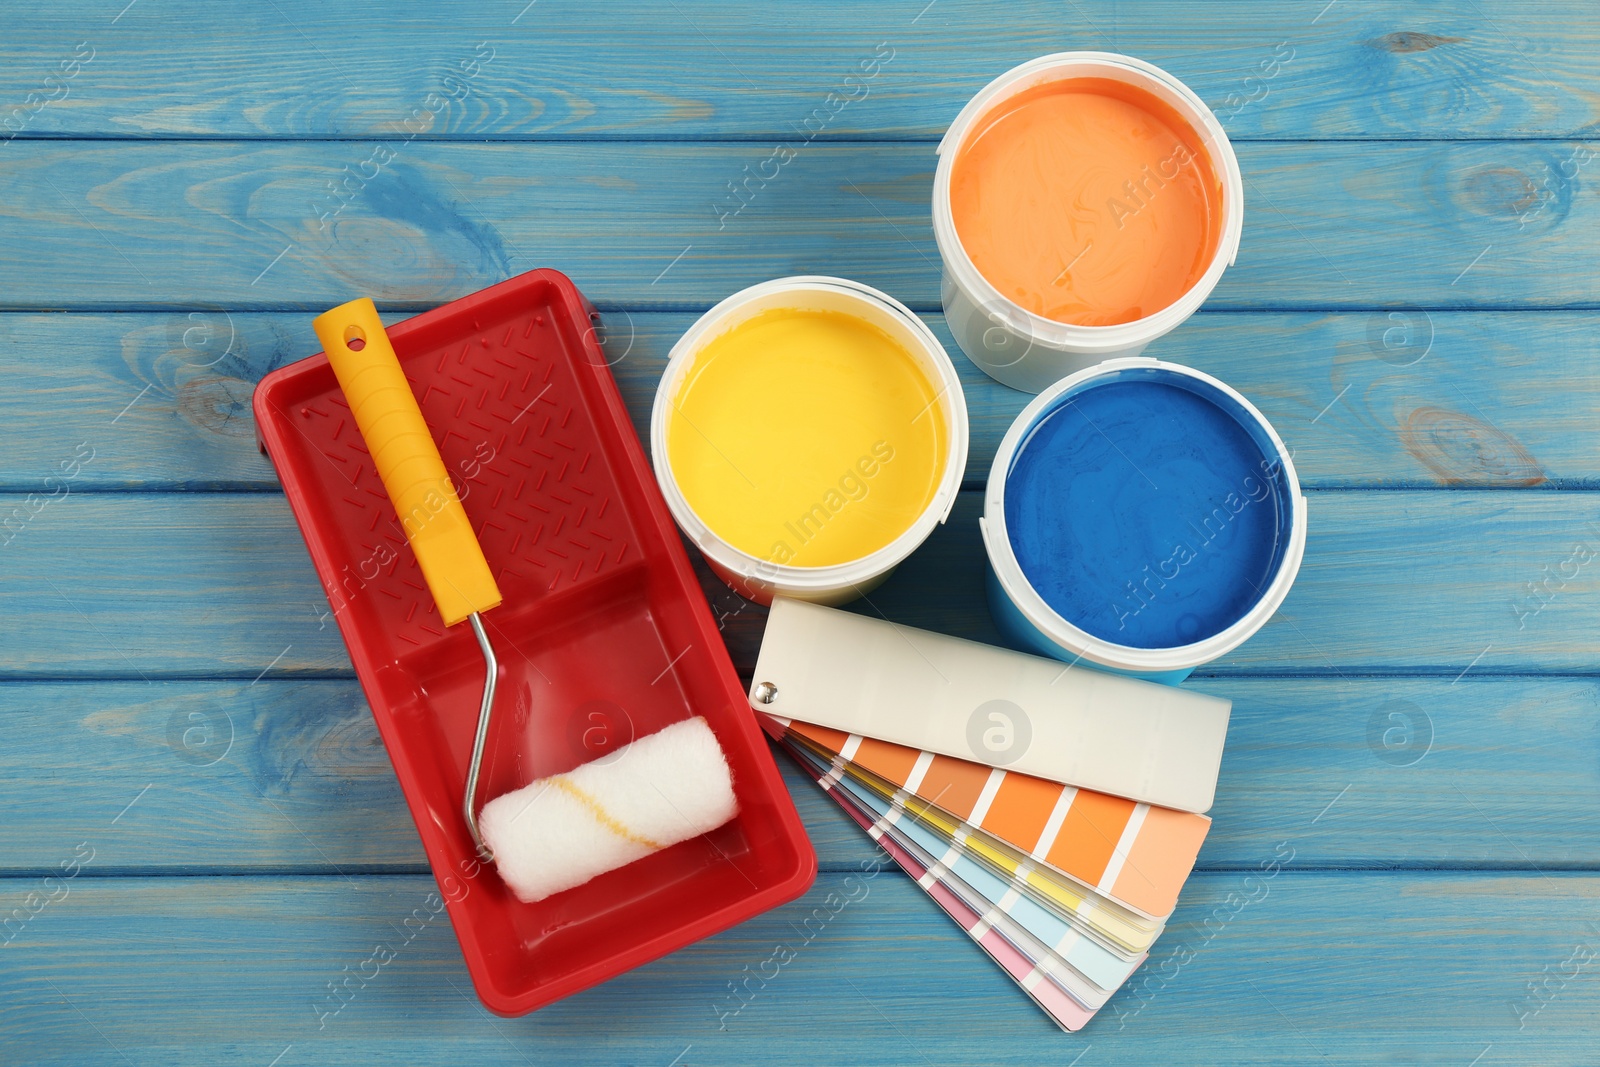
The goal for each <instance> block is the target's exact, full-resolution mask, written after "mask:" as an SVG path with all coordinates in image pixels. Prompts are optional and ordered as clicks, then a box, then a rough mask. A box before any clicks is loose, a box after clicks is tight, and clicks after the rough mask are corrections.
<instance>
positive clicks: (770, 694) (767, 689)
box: [754, 682, 778, 704]
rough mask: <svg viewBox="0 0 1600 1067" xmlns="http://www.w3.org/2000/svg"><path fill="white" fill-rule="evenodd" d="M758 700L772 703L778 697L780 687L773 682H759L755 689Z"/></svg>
mask: <svg viewBox="0 0 1600 1067" xmlns="http://www.w3.org/2000/svg"><path fill="white" fill-rule="evenodd" d="M754 693H755V698H756V700H757V702H759V703H762V704H770V703H772V702H773V701H774V700H777V699H778V687H777V686H775V685H773V684H772V683H771V682H757V683H756V687H755V690H754Z"/></svg>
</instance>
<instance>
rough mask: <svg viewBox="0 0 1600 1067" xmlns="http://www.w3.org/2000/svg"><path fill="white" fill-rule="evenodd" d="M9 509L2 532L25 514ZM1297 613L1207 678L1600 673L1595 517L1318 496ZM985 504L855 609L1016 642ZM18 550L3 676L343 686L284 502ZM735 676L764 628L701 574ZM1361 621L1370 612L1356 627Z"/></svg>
mask: <svg viewBox="0 0 1600 1067" xmlns="http://www.w3.org/2000/svg"><path fill="white" fill-rule="evenodd" d="M27 499H28V498H27V497H25V496H18V495H15V494H0V521H4V517H5V516H6V515H7V514H13V515H15V514H19V513H20V512H22V511H26V509H27V504H26V501H27ZM1309 499H1310V537H1309V540H1308V542H1307V547H1306V557H1305V562H1304V564H1303V565H1302V567H1301V570H1300V575H1299V578H1298V579H1297V580H1296V582H1295V586H1294V589H1293V591H1292V592H1291V593H1290V594H1289V599H1288V600H1287V601H1286V602H1285V603H1284V605H1283V607H1282V609H1280V610H1279V612H1278V613H1277V615H1276V616H1275V617H1274V618H1273V619H1272V621H1270V622H1269V623H1268V624H1267V625H1266V627H1265V628H1264V629H1263V630H1262V631H1261V632H1260V633H1259V634H1257V635H1256V636H1255V637H1253V638H1252V639H1251V640H1249V641H1247V642H1246V643H1245V644H1244V645H1242V646H1241V647H1239V648H1238V649H1236V650H1235V651H1234V652H1232V653H1229V654H1228V655H1227V656H1225V657H1223V658H1222V659H1220V660H1217V661H1216V662H1215V663H1213V664H1211V665H1208V667H1207V668H1206V671H1207V672H1208V673H1216V674H1237V673H1261V672H1290V673H1314V674H1319V675H1327V676H1329V677H1333V678H1340V677H1344V676H1345V675H1346V674H1359V673H1363V672H1382V673H1413V672H1423V673H1446V674H1450V675H1453V674H1456V673H1458V672H1462V671H1465V670H1468V669H1471V670H1475V671H1479V672H1486V673H1504V672H1521V671H1568V672H1585V673H1587V672H1592V671H1593V670H1594V669H1595V652H1594V647H1593V641H1592V637H1591V635H1592V634H1594V633H1596V632H1600V565H1597V564H1596V562H1595V559H1596V557H1597V556H1600V516H1597V515H1596V511H1595V507H1596V505H1595V498H1594V497H1593V495H1592V494H1590V493H1586V492H1540V493H1510V492H1496V491H1477V490H1463V491H1457V492H1448V493H1444V492H1432V491H1425V490H1423V491H1409V490H1399V491H1393V492H1371V491H1360V490H1354V491H1351V490H1321V491H1313V492H1312V493H1311V494H1309ZM980 510H981V499H980V494H978V493H976V492H964V493H962V494H961V497H960V499H959V500H958V501H957V503H956V506H955V509H954V511H953V513H952V514H951V517H950V520H949V522H948V523H946V524H945V525H944V526H942V527H940V528H938V529H937V530H936V531H935V532H934V534H933V535H932V536H931V537H930V538H929V539H928V541H927V542H926V543H925V544H924V545H923V546H922V547H921V548H920V549H918V550H917V551H916V552H915V553H913V554H912V555H911V557H910V558H909V559H907V560H906V561H905V562H904V563H903V564H901V565H900V567H899V568H898V570H897V571H896V572H895V574H894V575H893V576H892V577H891V578H890V579H889V580H888V581H887V582H886V583H885V584H884V585H883V586H881V587H880V588H878V589H877V590H875V591H873V593H872V594H871V595H870V597H868V598H865V599H863V600H861V601H858V602H856V603H855V604H853V605H851V610H854V611H859V612H863V613H867V614H879V615H883V616H885V617H887V618H890V619H893V620H895V621H897V622H903V623H906V624H908V625H913V626H921V627H924V628H926V629H931V630H938V631H943V632H946V633H952V634H957V635H959V636H964V637H971V638H974V639H976V640H980V641H989V642H992V643H1000V638H999V635H998V634H997V633H996V631H995V630H994V627H993V624H992V623H991V622H990V619H989V611H988V606H987V604H986V602H985V600H984V593H983V568H984V562H983V561H984V551H983V547H982V543H981V540H980V538H979V535H978V529H977V516H978V514H979V512H980ZM14 521H17V522H18V524H19V526H20V529H18V530H17V532H16V533H15V535H14V537H13V540H12V542H11V543H10V544H9V545H6V546H5V547H4V556H3V557H0V560H3V564H4V567H5V573H6V575H7V577H8V580H7V581H6V582H5V583H4V584H0V641H3V642H4V643H5V647H6V649H7V653H8V654H7V658H6V662H5V664H4V671H5V676H8V677H13V678H29V677H61V676H70V677H113V678H123V679H127V678H140V679H144V678H149V679H160V678H170V677H197V676H202V677H203V676H223V677H232V678H242V679H244V680H245V681H250V680H252V679H254V678H256V677H257V676H263V675H270V676H293V675H307V674H311V675H327V674H334V675H347V674H348V672H349V670H350V667H349V660H348V658H347V657H346V655H345V651H344V646H343V644H342V643H341V641H340V640H339V637H338V634H337V629H336V626H335V625H334V623H333V620H332V619H331V617H329V616H328V615H327V612H328V610H329V609H328V603H327V598H326V596H325V595H324V593H323V591H322V587H321V585H320V583H319V582H318V581H317V578H316V576H315V574H314V573H313V571H312V569H311V564H310V560H309V559H308V558H307V556H306V552H305V548H304V543H303V542H302V541H301V539H300V534H299V532H298V530H297V529H296V528H295V525H294V520H293V518H292V516H291V515H290V513H289V508H288V504H287V503H286V502H285V501H284V500H283V499H282V498H281V497H277V496H267V495H257V494H202V495H198V496H188V495H184V494H166V493H140V494H118V493H111V494H105V493H75V494H68V495H67V496H65V497H64V498H62V499H59V500H57V501H55V502H46V503H45V504H44V506H43V507H42V508H41V509H40V510H39V511H38V512H37V513H36V514H35V515H34V516H33V518H32V519H31V520H29V521H26V522H21V521H20V520H14ZM701 575H702V580H703V584H704V587H705V588H706V591H707V594H708V596H710V597H711V599H712V608H713V611H714V613H715V614H717V615H718V617H719V618H720V619H721V621H722V625H723V634H724V637H725V638H726V640H727V642H728V645H729V649H730V651H731V652H732V654H733V658H734V662H735V664H737V665H738V666H739V667H740V668H741V669H743V670H749V669H750V668H751V667H752V666H753V665H754V663H755V654H756V651H757V649H758V647H759V645H760V639H761V631H762V628H763V625H764V619H765V611H764V610H763V609H761V608H758V607H756V606H754V605H749V604H746V603H745V602H743V601H741V600H739V599H738V598H737V597H735V596H733V594H731V593H729V592H727V591H726V587H724V586H723V585H722V584H721V583H720V582H718V581H717V580H716V579H715V578H714V577H712V576H711V575H710V574H709V573H708V572H706V571H704V570H703V569H702V570H701ZM1352 605H1359V610H1357V609H1356V608H1353V607H1352Z"/></svg>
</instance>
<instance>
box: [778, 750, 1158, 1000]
mask: <svg viewBox="0 0 1600 1067" xmlns="http://www.w3.org/2000/svg"><path fill="white" fill-rule="evenodd" d="M789 751H790V753H791V754H792V755H794V756H795V758H796V759H797V760H800V761H802V762H803V763H805V764H806V765H807V770H808V771H809V772H810V773H811V774H813V775H814V776H815V777H816V778H817V781H818V783H819V784H820V785H821V786H822V787H823V788H824V789H828V790H830V791H832V792H834V793H837V794H841V795H843V796H845V797H846V798H847V799H848V800H849V801H850V802H851V804H852V805H854V806H855V807H856V808H857V809H858V810H859V811H861V812H862V813H863V814H864V815H867V816H868V817H869V818H871V819H872V820H873V823H874V826H875V827H876V828H877V829H876V832H874V834H873V836H874V837H879V836H882V835H883V834H888V835H890V836H893V837H894V838H895V839H896V840H897V841H899V842H900V843H901V844H902V845H903V846H905V847H906V849H907V850H908V851H909V852H910V853H911V854H912V855H913V856H915V857H916V858H917V860H918V861H919V862H921V863H922V864H923V865H924V866H925V867H927V868H928V869H929V870H930V871H933V872H934V874H935V875H936V876H937V877H938V878H940V879H941V880H944V881H946V882H947V883H948V884H949V885H950V886H951V888H952V889H954V890H955V892H956V893H957V895H959V896H961V897H962V899H963V900H965V901H967V903H968V904H970V905H972V906H974V907H977V906H979V904H980V903H981V904H983V906H984V907H985V908H986V909H987V910H988V911H990V912H992V913H993V914H986V917H987V918H989V919H990V920H991V921H998V919H999V918H1000V917H1001V916H1004V917H1005V918H1006V919H1008V920H1009V921H1010V922H1012V923H1013V924H1014V925H1015V926H1016V927H1017V928H1018V930H1019V932H1020V933H1021V934H1022V936H1023V937H1024V938H1025V943H1023V944H1021V945H1019V947H1021V948H1023V949H1024V950H1025V951H1026V952H1027V953H1028V955H1029V956H1030V957H1031V958H1033V959H1035V961H1036V962H1043V961H1044V959H1045V958H1046V957H1053V958H1054V960H1055V962H1056V963H1057V964H1058V965H1059V966H1058V967H1057V968H1056V972H1054V973H1056V974H1057V975H1058V976H1059V977H1061V979H1062V984H1063V987H1064V988H1066V989H1067V990H1068V992H1070V993H1071V994H1072V995H1073V997H1074V999H1076V1000H1078V1001H1079V1002H1080V1003H1082V1004H1083V1005H1084V1006H1085V1007H1089V1008H1098V1007H1100V1005H1102V1004H1104V1003H1105V1001H1106V998H1107V997H1109V996H1110V995H1111V993H1112V992H1113V991H1115V990H1116V989H1117V988H1119V987H1120V986H1121V985H1122V983H1123V982H1125V981H1127V979H1128V975H1129V974H1131V973H1132V971H1133V968H1134V967H1135V966H1136V965H1137V963H1136V962H1135V961H1136V960H1137V959H1138V958H1139V957H1138V956H1133V957H1128V958H1125V957H1123V956H1122V955H1120V954H1119V953H1117V952H1114V951H1112V950H1110V949H1109V948H1107V947H1106V946H1104V945H1102V944H1100V943H1099V942H1097V941H1096V940H1094V939H1093V938H1091V937H1089V936H1087V935H1086V934H1085V933H1084V932H1083V931H1082V930H1081V929H1079V928H1078V927H1077V926H1075V925H1074V924H1072V923H1069V922H1068V921H1066V920H1065V919H1063V918H1061V917H1060V916H1059V915H1056V914H1055V913H1054V912H1052V911H1050V910H1049V909H1047V908H1045V907H1043V906H1041V905H1040V904H1039V902H1038V901H1036V900H1034V899H1032V898H1031V897H1030V896H1028V895H1027V894H1025V893H1023V892H1021V891H1020V890H1018V889H1017V888H1016V887H1015V886H1014V885H1013V884H1012V883H1011V882H1009V881H1007V880H1006V879H1004V878H1001V877H999V876H998V875H996V874H995V873H994V872H993V871H990V870H989V869H988V868H987V867H985V866H983V865H982V864H980V863H978V862H976V861H975V860H974V859H973V858H972V857H971V856H970V855H968V854H967V853H966V852H965V851H964V850H963V849H962V848H961V847H960V846H959V845H955V844H953V843H952V842H950V841H949V840H948V839H946V838H942V837H940V836H939V835H938V834H937V833H935V832H934V831H933V830H931V829H930V828H929V827H926V826H924V825H922V824H920V823H918V822H917V821H916V820H915V819H913V818H910V817H909V816H907V815H906V813H905V811H904V809H903V808H899V807H896V806H894V805H892V804H890V803H889V802H888V801H886V800H884V799H883V798H882V797H880V796H878V795H876V794H874V793H872V792H871V791H870V790H866V789H864V788H863V787H861V786H860V785H859V784H857V783H855V782H854V781H853V780H852V779H851V778H850V777H849V776H848V775H841V774H839V773H837V768H836V767H833V766H830V765H829V764H827V763H825V762H823V761H822V760H821V759H820V758H819V757H818V756H817V755H816V754H815V753H811V752H807V751H805V750H803V749H801V748H799V747H790V748H789ZM836 799H837V798H836Z"/></svg>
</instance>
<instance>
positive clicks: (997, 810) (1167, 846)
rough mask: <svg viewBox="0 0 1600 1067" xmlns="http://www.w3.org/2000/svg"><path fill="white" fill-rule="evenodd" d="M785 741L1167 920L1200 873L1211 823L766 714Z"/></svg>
mask: <svg viewBox="0 0 1600 1067" xmlns="http://www.w3.org/2000/svg"><path fill="white" fill-rule="evenodd" d="M760 719H761V723H762V726H763V728H764V729H766V730H767V732H768V733H770V734H771V735H772V736H773V738H774V739H776V740H779V741H781V740H783V739H784V738H785V736H788V737H789V738H791V739H795V740H797V741H799V742H801V743H803V744H806V745H808V746H809V747H811V748H812V749H813V750H816V751H819V752H824V753H827V756H826V757H825V758H831V757H832V756H834V755H837V756H840V757H841V758H843V759H845V760H848V761H850V762H851V763H852V764H853V765H854V766H856V767H859V768H861V769H862V770H864V771H866V772H868V773H869V774H872V775H875V776H876V777H878V778H880V779H882V780H883V781H884V782H885V783H887V785H888V786H889V787H892V788H894V789H903V790H905V792H906V793H907V794H909V795H912V796H915V797H917V798H918V799H920V800H923V801H925V802H926V803H928V804H930V805H932V806H934V807H936V808H939V809H941V810H942V811H945V812H947V813H949V814H950V815H951V816H953V817H954V818H955V819H957V820H959V821H960V822H962V823H965V824H966V825H967V826H968V827H970V828H971V829H972V830H976V831H981V832H982V833H985V834H989V835H991V836H993V837H995V838H998V839H999V840H1001V841H1004V842H1005V843H1006V844H1008V845H1010V846H1011V847H1012V848H1014V849H1016V850H1018V851H1020V852H1023V853H1026V854H1028V855H1030V856H1032V857H1033V858H1034V859H1035V860H1037V861H1039V862H1041V863H1044V864H1046V865H1047V866H1049V867H1051V868H1053V869H1055V870H1056V871H1059V872H1060V873H1061V874H1064V875H1066V876H1067V877H1068V878H1071V879H1072V880H1074V881H1076V882H1079V883H1081V884H1083V885H1086V886H1088V887H1090V888H1092V889H1095V890H1097V891H1098V892H1100V893H1103V894H1105V895H1107V896H1109V897H1111V898H1112V899H1113V900H1115V901H1117V902H1118V903H1121V904H1124V905H1126V906H1128V907H1131V908H1133V909H1134V910H1136V911H1138V912H1141V913H1143V914H1145V915H1149V916H1151V917H1153V918H1157V919H1163V918H1165V917H1166V916H1167V915H1169V914H1171V912H1172V909H1173V908H1174V907H1175V906H1176V905H1177V901H1178V891H1179V890H1180V889H1182V888H1183V883H1184V881H1185V880H1187V879H1188V877H1189V873H1190V872H1191V871H1192V870H1193V869H1194V862H1195V858H1196V856H1197V855H1198V853H1199V851H1200V844H1201V842H1203V841H1204V840H1205V837H1206V831H1207V830H1209V829H1210V828H1211V820H1210V819H1209V818H1207V817H1206V816H1204V815H1194V814H1191V813H1190V812H1186V811H1174V810H1173V809H1171V808H1162V807H1154V806H1152V805H1149V804H1138V803H1135V802H1134V801H1131V800H1124V799H1123V798H1121V797H1113V796H1107V795H1106V794H1104V793H1096V792H1093V791H1092V790H1088V789H1075V788H1073V787H1072V786H1070V785H1061V784H1060V783H1058V782H1049V781H1046V780H1044V779H1042V778H1035V777H1033V776H1032V775H1026V774H1019V773H1017V772H1014V771H1006V770H1003V769H1001V768H999V767H986V766H984V765H983V764H980V763H973V762H970V761H968V760H959V759H954V758H952V757H950V756H936V755H934V754H933V753H931V752H919V751H918V750H917V749H914V748H908V747H906V746H904V745H896V744H891V743H890V742H888V741H880V740H878V739H876V738H870V737H861V736H859V735H857V734H847V733H845V732H844V731H842V730H832V729H829V728H827V727H825V726H814V725H812V724H810V723H805V722H797V721H791V720H787V719H775V718H772V717H771V716H766V715H763V716H760Z"/></svg>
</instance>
